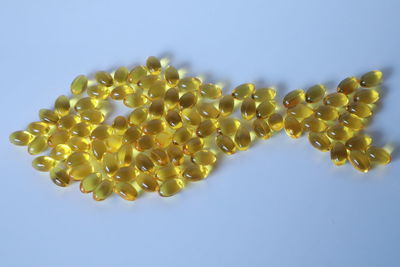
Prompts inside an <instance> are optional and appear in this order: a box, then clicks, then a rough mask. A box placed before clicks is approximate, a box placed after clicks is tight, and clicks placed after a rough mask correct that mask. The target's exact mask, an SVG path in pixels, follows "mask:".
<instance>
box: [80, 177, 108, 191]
mask: <svg viewBox="0 0 400 267" xmlns="http://www.w3.org/2000/svg"><path fill="white" fill-rule="evenodd" d="M102 180H103V178H102V175H101V173H98V172H94V173H91V174H89V175H88V176H86V177H85V178H83V179H82V180H81V182H80V184H79V189H80V190H81V192H82V193H85V194H86V193H90V192H93V190H95V189H96V187H97V186H98V185H99V184H100V183H101V181H102Z"/></svg>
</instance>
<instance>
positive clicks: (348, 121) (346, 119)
mask: <svg viewBox="0 0 400 267" xmlns="http://www.w3.org/2000/svg"><path fill="white" fill-rule="evenodd" d="M339 122H340V123H341V124H342V125H344V126H346V127H348V128H350V129H352V130H361V129H362V128H364V122H363V121H362V120H361V119H360V118H358V117H357V116H355V115H353V114H351V113H349V112H345V113H342V114H341V115H340V116H339Z"/></svg>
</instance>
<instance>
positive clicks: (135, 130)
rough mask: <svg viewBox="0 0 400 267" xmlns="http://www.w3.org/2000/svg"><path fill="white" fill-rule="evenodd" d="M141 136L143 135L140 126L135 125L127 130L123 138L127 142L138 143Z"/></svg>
mask: <svg viewBox="0 0 400 267" xmlns="http://www.w3.org/2000/svg"><path fill="white" fill-rule="evenodd" d="M140 136H142V132H141V131H140V128H139V127H137V126H135V125H134V126H131V127H129V128H128V129H127V130H126V132H125V134H124V139H123V140H124V142H125V143H128V144H134V143H136V141H137V140H138V139H139V137H140Z"/></svg>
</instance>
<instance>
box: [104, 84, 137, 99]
mask: <svg viewBox="0 0 400 267" xmlns="http://www.w3.org/2000/svg"><path fill="white" fill-rule="evenodd" d="M133 92H134V90H133V88H132V87H130V86H129V85H127V84H123V85H120V86H117V87H115V88H114V89H113V90H112V91H111V93H110V97H111V98H112V99H114V100H124V99H125V97H126V96H127V95H129V94H132V93H133Z"/></svg>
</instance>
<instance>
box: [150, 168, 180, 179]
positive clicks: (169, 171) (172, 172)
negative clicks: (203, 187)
mask: <svg viewBox="0 0 400 267" xmlns="http://www.w3.org/2000/svg"><path fill="white" fill-rule="evenodd" d="M179 175H180V172H179V169H178V168H177V167H176V166H174V165H173V164H167V165H165V166H162V167H159V168H158V169H157V170H156V171H155V178H157V179H158V180H160V181H165V180H168V179H174V178H178V177H179Z"/></svg>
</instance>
